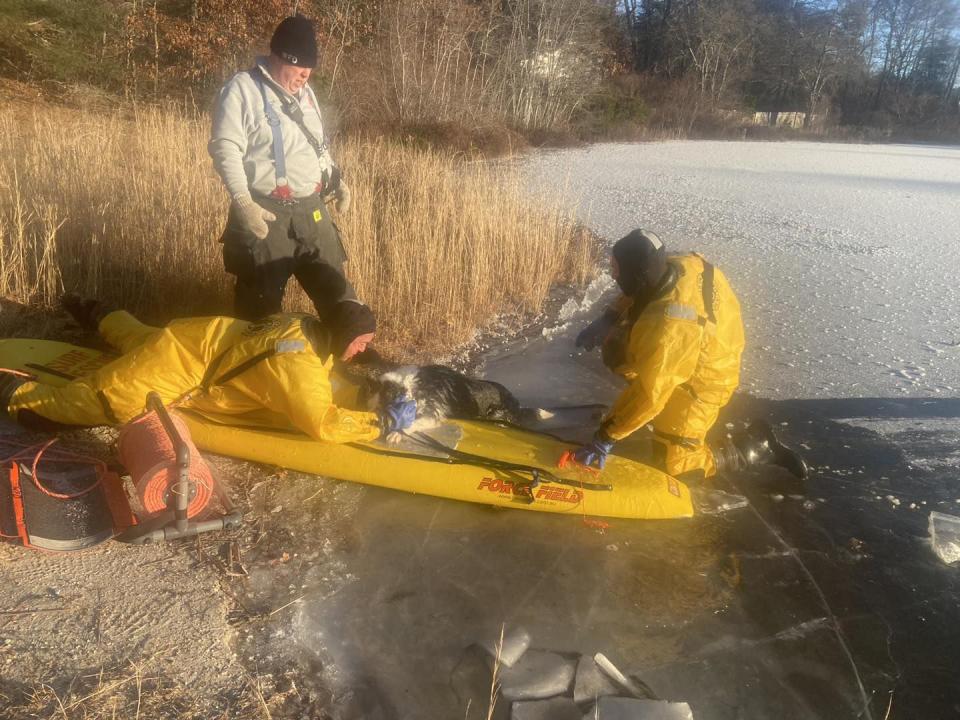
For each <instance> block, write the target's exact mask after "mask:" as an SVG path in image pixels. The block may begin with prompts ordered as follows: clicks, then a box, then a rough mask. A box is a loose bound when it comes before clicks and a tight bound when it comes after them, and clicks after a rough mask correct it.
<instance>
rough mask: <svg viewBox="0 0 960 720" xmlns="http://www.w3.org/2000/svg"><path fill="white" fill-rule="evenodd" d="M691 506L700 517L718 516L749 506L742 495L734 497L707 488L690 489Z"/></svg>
mask: <svg viewBox="0 0 960 720" xmlns="http://www.w3.org/2000/svg"><path fill="white" fill-rule="evenodd" d="M690 496H691V498H692V500H693V506H694V508H696V510H697V512H698V513H700V514H701V515H720V514H722V513H725V512H730V511H731V510H738V509H740V508H743V507H746V506H747V505H749V502H748V501H747V499H746V498H745V497H744V496H743V495H734V494H733V493H728V492H724V491H723V490H710V489H708V488H702V487H698V488H690Z"/></svg>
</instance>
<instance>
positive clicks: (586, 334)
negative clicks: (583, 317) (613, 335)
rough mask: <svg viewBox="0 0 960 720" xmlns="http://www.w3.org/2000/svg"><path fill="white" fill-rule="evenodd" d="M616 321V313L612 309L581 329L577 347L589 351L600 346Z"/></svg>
mask: <svg viewBox="0 0 960 720" xmlns="http://www.w3.org/2000/svg"><path fill="white" fill-rule="evenodd" d="M616 323H617V315H616V313H612V312H610V311H607V312H605V313H604V314H603V315H601V316H600V317H598V318H597V319H596V320H594V321H593V322H592V323H590V324H589V325H587V326H586V327H585V328H584V329H583V330H581V331H580V333H579V334H578V335H577V340H576V344H577V347H578V348H583V349H584V350H586V351H587V352H590V351H591V350H593V349H594V348H596V347H599V346H600V345H602V344H603V341H604V339H605V338H606V337H607V335H609V334H610V330H611V329H612V328H613V326H614V325H616Z"/></svg>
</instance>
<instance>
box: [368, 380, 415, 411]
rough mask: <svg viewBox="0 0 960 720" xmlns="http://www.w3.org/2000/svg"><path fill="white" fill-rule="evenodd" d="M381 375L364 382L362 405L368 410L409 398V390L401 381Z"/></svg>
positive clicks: (374, 409)
mask: <svg viewBox="0 0 960 720" xmlns="http://www.w3.org/2000/svg"><path fill="white" fill-rule="evenodd" d="M388 375H389V373H387V375H383V376H381V377H379V378H376V379H374V380H369V381H368V382H367V383H366V386H365V388H364V392H363V398H364V401H363V402H364V405H365V406H366V408H367V409H368V410H370V411H377V410H380V409H382V408H385V407H387V406H388V405H390V404H391V403H394V402H396V401H397V400H403V399H405V398H407V399H408V398H409V392H408V391H407V388H406V387H405V386H404V385H403V383H401V382H398V381H397V380H395V379H393V378H390V377H388Z"/></svg>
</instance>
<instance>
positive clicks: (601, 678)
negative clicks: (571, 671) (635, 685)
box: [573, 655, 620, 703]
mask: <svg viewBox="0 0 960 720" xmlns="http://www.w3.org/2000/svg"><path fill="white" fill-rule="evenodd" d="M619 692H620V688H619V686H617V685H614V684H613V681H612V680H610V678H609V677H608V676H607V674H606V673H604V672H603V671H602V670H601V669H600V668H599V667H597V663H596V661H595V660H594V659H593V658H592V657H588V656H586V655H584V656H583V657H581V658H580V661H579V662H578V663H577V679H576V682H575V683H574V685H573V700H574V702H577V703H583V702H590V701H591V700H596V699H597V698H598V697H600V696H602V695H616V694H617V693H619Z"/></svg>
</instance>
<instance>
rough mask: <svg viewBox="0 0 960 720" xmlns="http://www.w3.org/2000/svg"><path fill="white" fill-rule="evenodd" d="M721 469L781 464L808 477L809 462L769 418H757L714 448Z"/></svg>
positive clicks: (720, 470) (714, 455)
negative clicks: (792, 446)
mask: <svg viewBox="0 0 960 720" xmlns="http://www.w3.org/2000/svg"><path fill="white" fill-rule="evenodd" d="M713 457H714V461H715V463H716V466H717V472H736V471H737V470H744V469H746V468H748V467H751V466H753V465H778V466H779V467H782V468H784V469H785V470H786V471H787V472H789V473H790V474H791V475H793V476H794V477H795V478H797V479H798V480H806V479H807V473H808V470H807V463H806V462H804V460H803V458H802V457H801V456H800V454H799V453H798V452H796V451H795V450H792V449H791V448H789V447H787V446H786V445H784V444H783V443H782V442H780V439H779V438H778V437H777V435H776V433H775V432H774V431H773V428H772V427H771V426H770V423H768V422H767V421H766V420H754V421H753V422H751V423H750V426H749V427H748V428H747V429H746V430H742V431H740V432H737V433H734V435H733V437H732V438H728V439H727V440H725V441H724V442H723V444H722V445H720V446H719V447H717V448H714V450H713Z"/></svg>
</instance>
